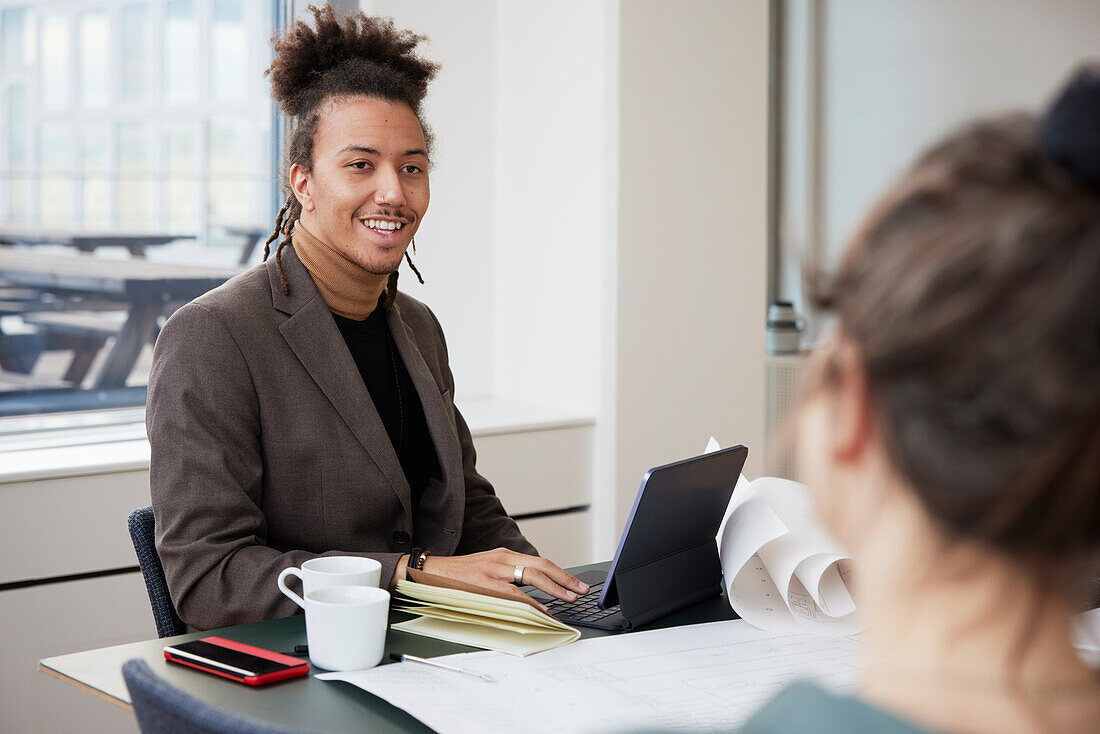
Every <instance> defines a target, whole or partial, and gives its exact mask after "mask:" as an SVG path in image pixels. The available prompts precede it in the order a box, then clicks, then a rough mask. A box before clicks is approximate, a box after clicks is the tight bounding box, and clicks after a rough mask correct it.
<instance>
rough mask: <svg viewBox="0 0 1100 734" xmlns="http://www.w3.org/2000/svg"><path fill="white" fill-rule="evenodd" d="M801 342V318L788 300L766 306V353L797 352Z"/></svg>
mask: <svg viewBox="0 0 1100 734" xmlns="http://www.w3.org/2000/svg"><path fill="white" fill-rule="evenodd" d="M801 342H802V319H800V318H799V317H798V313H797V312H796V311H795V310H794V304H792V303H791V302H790V301H776V302H774V303H773V304H772V305H770V306H768V331H767V339H766V341H765V345H766V348H767V352H768V354H797V353H798V350H799V347H800V345H801Z"/></svg>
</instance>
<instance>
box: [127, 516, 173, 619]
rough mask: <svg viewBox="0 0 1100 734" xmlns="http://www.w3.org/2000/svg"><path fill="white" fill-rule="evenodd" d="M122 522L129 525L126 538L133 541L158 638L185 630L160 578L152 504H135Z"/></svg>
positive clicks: (162, 570) (162, 578)
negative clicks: (128, 515)
mask: <svg viewBox="0 0 1100 734" xmlns="http://www.w3.org/2000/svg"><path fill="white" fill-rule="evenodd" d="M126 524H127V525H128V526H129V528H130V540H132V541H134V552H135V553H137V559H138V566H140V567H141V575H142V576H143V577H145V589H146V591H148V592H149V604H150V605H152V607H153V620H154V621H155V622H156V623H157V636H158V637H171V636H172V635H182V634H184V633H185V632H187V625H185V624H184V623H183V620H181V619H180V617H179V615H178V614H176V607H175V605H174V604H172V597H171V595H170V594H169V593H168V582H167V581H166V580H165V578H164V566H162V565H160V556H159V555H157V546H156V544H155V542H154V540H153V539H154V533H155V531H156V523H155V521H154V520H153V508H152V507H139V508H138V509H136V510H134V511H133V512H131V513H130V517H129V518H128V519H127V521H126Z"/></svg>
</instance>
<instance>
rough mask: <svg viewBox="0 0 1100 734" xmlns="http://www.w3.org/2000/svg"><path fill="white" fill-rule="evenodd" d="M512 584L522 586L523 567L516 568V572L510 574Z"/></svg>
mask: <svg viewBox="0 0 1100 734" xmlns="http://www.w3.org/2000/svg"><path fill="white" fill-rule="evenodd" d="M512 583H514V584H515V585H516V586H523V566H516V570H515V572H514V573H513V574H512Z"/></svg>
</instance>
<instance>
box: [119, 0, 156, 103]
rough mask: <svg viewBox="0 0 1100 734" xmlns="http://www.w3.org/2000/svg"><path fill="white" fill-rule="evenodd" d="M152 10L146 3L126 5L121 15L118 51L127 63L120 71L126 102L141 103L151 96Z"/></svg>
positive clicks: (123, 95) (120, 87)
mask: <svg viewBox="0 0 1100 734" xmlns="http://www.w3.org/2000/svg"><path fill="white" fill-rule="evenodd" d="M150 49H151V43H150V29H149V8H148V6H147V5H145V3H139V4H136V5H124V6H122V10H121V11H120V12H119V51H120V57H121V58H122V60H123V61H124V63H123V64H122V68H121V69H119V97H120V98H121V99H122V101H123V102H140V101H143V100H145V99H146V97H147V96H148V94H149V87H150V84H149V78H150V70H151V68H152V63H151V62H152V59H151V58H150V57H151V53H150Z"/></svg>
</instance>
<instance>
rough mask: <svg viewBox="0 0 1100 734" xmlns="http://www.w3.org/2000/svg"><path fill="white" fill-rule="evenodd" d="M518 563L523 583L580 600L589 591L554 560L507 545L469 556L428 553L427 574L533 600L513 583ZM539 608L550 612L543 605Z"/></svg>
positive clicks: (552, 594) (559, 595) (561, 597)
mask: <svg viewBox="0 0 1100 734" xmlns="http://www.w3.org/2000/svg"><path fill="white" fill-rule="evenodd" d="M516 566H523V583H525V584H529V585H531V586H534V587H535V588H537V589H541V590H542V591H545V592H546V593H547V594H550V595H551V596H554V597H557V598H558V599H562V600H563V601H576V600H577V594H587V593H588V584H585V583H583V582H581V581H579V580H578V579H577V578H576V577H574V576H572V575H570V574H568V573H566V572H565V571H563V570H562V569H561V568H560V567H559V566H557V565H556V564H554V563H553V562H551V561H548V560H546V559H545V558H539V557H538V556H526V555H524V554H522V553H516V552H515V551H510V550H508V549H507V548H497V549H495V550H491V551H484V552H483V553H471V554H470V555H468V556H428V558H427V560H425V561H424V571H425V572H426V573H433V574H435V575H437V576H446V577H448V578H452V579H457V580H459V581H465V582H467V583H470V584H475V585H477V586H483V587H485V588H487V589H493V590H494V591H499V592H501V593H502V594H505V595H507V596H510V597H513V598H515V599H530V598H531V597H529V596H527V595H526V594H524V593H523V592H522V591H520V590H519V589H518V588H516V587H515V586H513V585H512V580H513V574H515V571H516ZM536 603H537V602H536ZM539 607H540V608H541V609H542V610H543V611H546V607H545V606H543V605H542V604H539Z"/></svg>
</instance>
